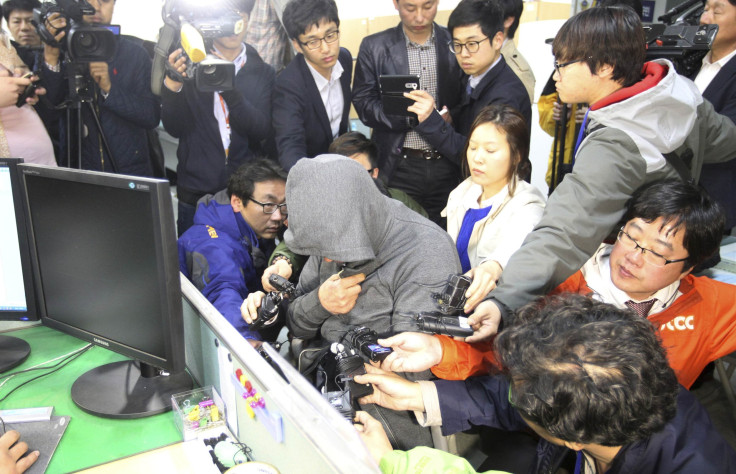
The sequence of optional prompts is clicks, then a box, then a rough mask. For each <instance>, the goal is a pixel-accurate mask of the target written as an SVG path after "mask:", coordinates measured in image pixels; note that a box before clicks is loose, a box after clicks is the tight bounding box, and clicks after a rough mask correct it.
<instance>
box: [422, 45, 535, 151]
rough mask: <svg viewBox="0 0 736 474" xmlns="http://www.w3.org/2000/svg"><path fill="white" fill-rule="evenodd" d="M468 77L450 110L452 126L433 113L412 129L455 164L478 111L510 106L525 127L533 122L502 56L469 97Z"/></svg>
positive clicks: (520, 85) (521, 88) (516, 79)
mask: <svg viewBox="0 0 736 474" xmlns="http://www.w3.org/2000/svg"><path fill="white" fill-rule="evenodd" d="M468 79H469V77H468V76H465V77H464V78H463V83H462V84H463V86H462V90H463V92H462V99H461V100H460V103H459V104H458V105H457V107H455V108H454V109H452V110H451V111H450V113H451V115H452V123H453V125H450V124H448V123H447V122H445V120H444V119H443V118H442V116H441V115H440V114H439V113H438V112H437V111H436V110H435V111H434V112H432V113H431V114H430V116H429V117H428V118H427V120H425V121H424V122H422V123H420V124H418V125H417V126H416V128H415V130H416V131H417V132H419V133H420V134H421V135H422V136H423V137H424V139H425V140H427V142H429V143H430V144H431V145H432V146H433V147H434V148H436V149H437V150H438V151H439V152H440V153H442V154H443V155H444V156H447V157H450V158H454V159H455V160H456V161H457V163H461V162H462V161H463V157H462V156H460V155H462V152H463V150H464V149H465V142H466V141H467V139H468V134H469V133H470V128H471V126H472V125H473V121H474V120H475V117H476V116H477V115H478V112H480V111H481V109H483V107H485V106H487V105H491V104H494V105H510V106H511V107H513V108H515V109H516V110H518V111H519V112H521V115H523V116H524V119H526V124H527V126H529V127H530V130H531V123H532V105H531V103H530V102H529V94H528V93H527V91H526V88H525V87H524V84H523V83H522V82H521V79H519V76H517V75H516V73H514V71H513V70H512V69H511V68H510V67H509V66H508V64H506V60H505V59H504V58H503V56H501V59H500V60H499V62H498V64H496V65H495V66H493V69H491V70H490V71H488V73H487V74H486V75H485V76H484V77H483V79H481V81H480V82H479V83H478V85H477V86H476V87H475V89H473V91H472V93H471V94H470V95H468V93H467V92H466V91H465V88H466V86H467V84H468Z"/></svg>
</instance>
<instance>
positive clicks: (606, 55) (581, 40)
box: [552, 6, 646, 87]
mask: <svg viewBox="0 0 736 474" xmlns="http://www.w3.org/2000/svg"><path fill="white" fill-rule="evenodd" d="M644 41H645V37H644V28H643V27H642V24H641V20H640V19H639V17H638V16H637V14H636V13H635V12H634V10H632V9H631V8H629V7H624V6H613V7H596V8H588V9H587V10H583V11H582V12H580V13H578V14H577V15H575V16H573V17H571V18H570V19H569V20H567V21H566V22H565V24H563V25H562V28H560V31H559V32H558V33H557V36H555V39H554V41H553V42H552V54H554V56H555V59H557V61H558V62H565V61H574V60H577V59H581V60H583V61H584V62H585V63H586V64H587V65H588V67H589V68H590V71H591V72H592V73H593V74H595V73H597V72H598V68H599V67H601V66H603V65H604V64H608V65H609V66H611V67H613V74H612V77H611V79H613V80H614V81H620V82H621V84H622V85H623V86H624V87H629V86H631V85H633V84H635V83H636V82H638V81H639V80H640V79H641V71H642V67H643V66H644V59H645V55H646V49H645V47H644Z"/></svg>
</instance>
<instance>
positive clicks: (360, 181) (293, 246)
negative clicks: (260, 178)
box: [284, 155, 390, 262]
mask: <svg viewBox="0 0 736 474" xmlns="http://www.w3.org/2000/svg"><path fill="white" fill-rule="evenodd" d="M389 200H390V198H388V197H385V196H383V195H382V194H381V192H380V191H379V190H378V188H377V187H376V185H375V184H374V183H373V180H372V179H371V177H370V175H369V174H368V173H366V171H365V169H363V167H362V166H361V165H360V164H359V163H358V162H356V161H354V160H352V159H350V158H347V157H345V156H342V155H320V156H318V157H316V158H311V159H301V160H299V161H298V162H297V164H296V165H295V166H294V167H293V168H291V170H290V171H289V178H288V179H287V181H286V202H287V203H289V228H288V229H287V231H286V233H285V234H284V240H285V241H286V245H288V247H289V249H290V250H291V251H293V252H296V253H298V254H302V255H316V256H320V257H325V258H329V259H330V260H335V261H338V262H362V261H367V260H373V259H375V258H376V255H377V254H378V249H379V248H380V246H381V243H382V241H383V239H384V238H385V236H386V232H387V229H388V223H389V219H390V217H389V215H390V211H389V207H390V206H389V204H388V202H389Z"/></svg>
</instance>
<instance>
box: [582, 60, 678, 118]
mask: <svg viewBox="0 0 736 474" xmlns="http://www.w3.org/2000/svg"><path fill="white" fill-rule="evenodd" d="M668 70H669V68H667V67H666V66H664V65H662V64H659V63H654V62H648V63H644V67H643V68H642V70H641V73H642V76H643V77H642V79H641V80H640V81H639V82H637V83H635V84H633V85H631V86H629V87H624V88H623V89H619V90H617V91H616V92H614V93H613V94H611V95H608V96H606V97H604V98H602V99H601V100H599V101H598V102H596V103H595V104H592V105H591V106H590V110H598V109H601V108H603V107H605V106H607V105H611V104H615V103H616V102H621V101H622V100H626V99H629V98H631V97H634V96H635V95H637V94H640V93H642V92H644V91H645V90H647V89H651V88H652V87H654V86H656V85H657V84H659V81H661V80H662V79H664V77H665V76H666V75H667V71H668Z"/></svg>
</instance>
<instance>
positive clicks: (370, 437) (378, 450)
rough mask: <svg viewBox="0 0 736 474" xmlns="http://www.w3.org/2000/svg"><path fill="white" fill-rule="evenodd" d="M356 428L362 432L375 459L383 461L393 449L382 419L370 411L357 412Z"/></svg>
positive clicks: (362, 436) (364, 440) (361, 434)
mask: <svg viewBox="0 0 736 474" xmlns="http://www.w3.org/2000/svg"><path fill="white" fill-rule="evenodd" d="M355 421H356V422H357V423H355V424H354V425H353V426H355V429H356V430H357V431H358V433H360V437H361V438H362V439H363V442H364V443H365V445H366V447H367V448H368V451H370V452H371V455H372V456H373V459H375V460H376V462H377V463H380V462H381V459H382V458H383V456H385V455H386V453H388V452H389V451H392V450H393V448H392V447H391V441H389V440H388V436H386V432H385V431H384V429H383V425H382V424H381V422H380V421H378V420H376V419H375V418H373V417H372V416H370V415H369V414H368V413H366V412H364V411H359V412H357V413H356V414H355Z"/></svg>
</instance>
